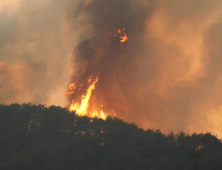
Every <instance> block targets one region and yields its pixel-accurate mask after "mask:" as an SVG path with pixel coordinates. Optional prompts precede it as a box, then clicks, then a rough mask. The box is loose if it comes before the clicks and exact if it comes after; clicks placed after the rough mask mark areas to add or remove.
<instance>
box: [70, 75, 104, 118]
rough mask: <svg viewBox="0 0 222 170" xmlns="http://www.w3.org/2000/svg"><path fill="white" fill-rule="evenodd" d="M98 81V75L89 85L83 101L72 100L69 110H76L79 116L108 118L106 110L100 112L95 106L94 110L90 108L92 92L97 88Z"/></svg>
mask: <svg viewBox="0 0 222 170" xmlns="http://www.w3.org/2000/svg"><path fill="white" fill-rule="evenodd" d="M91 81H92V79H91V78H89V80H88V82H91ZM97 82H98V77H96V80H95V81H94V82H93V83H92V84H91V85H90V86H89V88H88V89H87V92H86V95H84V94H83V95H82V96H81V97H82V101H81V103H78V102H75V101H74V100H73V101H72V104H71V105H70V107H69V111H70V112H72V111H76V114H77V115H78V116H89V117H92V118H95V117H97V118H101V119H104V120H105V119H106V115H105V114H104V112H103V111H102V110H101V111H100V112H99V111H98V110H97V109H96V108H94V109H93V111H90V110H89V100H90V97H91V94H92V91H93V90H94V89H95V84H96V83H97Z"/></svg>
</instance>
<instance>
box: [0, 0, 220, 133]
mask: <svg viewBox="0 0 222 170" xmlns="http://www.w3.org/2000/svg"><path fill="white" fill-rule="evenodd" d="M0 5H1V6H0V7H1V8H0V23H4V24H0V27H2V28H1V29H0V37H1V40H0V54H1V55H0V78H1V79H0V94H1V96H0V102H1V103H12V102H34V103H40V102H42V103H47V104H58V105H63V106H67V104H69V103H70V101H68V102H67V101H66V97H65V91H66V88H67V87H68V84H69V83H71V82H73V81H76V80H77V79H81V80H84V82H85V84H87V81H88V78H89V76H92V78H93V79H95V77H96V76H98V78H99V80H98V83H97V84H96V88H95V91H93V93H94V94H96V96H97V101H98V103H103V104H104V109H107V110H112V109H113V110H115V112H116V115H117V116H118V117H120V118H123V119H124V120H126V121H129V122H132V121H133V122H136V123H137V124H139V126H140V127H143V128H160V129H161V130H162V131H164V132H169V131H172V130H174V131H181V130H184V131H185V132H194V131H195V132H206V131H210V132H212V133H218V134H221V131H220V129H221V120H222V118H221V116H220V112H221V109H222V108H221V105H222V100H221V97H220V96H221V93H222V88H221V81H222V78H221V65H222V60H221V54H222V51H221V44H222V38H221V37H222V33H221V30H222V19H221V12H222V2H221V1H220V0H212V1H202V0H193V1H185V0H178V1H174V2H172V1H170V0H166V1H164V2H163V1H160V0H157V1H142V0H141V1H133V0H131V1H130V0H118V1H117V0H112V1H111V0H97V1H96V0H95V1H93V0H91V1H75V2H73V1H71V0H65V1H63V2H58V1H56V0H47V1H43V0H42V1H41V0H40V1H37V0H33V1H32V2H30V1H28V0H21V1H18V2H17V5H15V6H12V5H11V4H0ZM7 6H10V8H9V9H8V10H6V8H5V7H7ZM2 25H4V26H2ZM123 28H126V33H127V35H128V37H129V40H128V41H127V42H125V43H120V42H119V39H118V37H117V38H115V37H114V38H113V39H111V40H110V39H109V40H110V41H109V42H105V40H106V39H107V36H109V35H110V33H111V34H113V33H115V31H117V29H123ZM73 50H74V52H73ZM70 62H72V63H70ZM70 77H71V78H70ZM83 85H84V83H83ZM83 91H84V90H83ZM83 91H79V94H82V92H83ZM77 94H78V93H77ZM77 94H76V95H77ZM78 96H79V95H78ZM73 97H74V98H78V97H75V96H72V98H73ZM72 98H71V99H69V100H72Z"/></svg>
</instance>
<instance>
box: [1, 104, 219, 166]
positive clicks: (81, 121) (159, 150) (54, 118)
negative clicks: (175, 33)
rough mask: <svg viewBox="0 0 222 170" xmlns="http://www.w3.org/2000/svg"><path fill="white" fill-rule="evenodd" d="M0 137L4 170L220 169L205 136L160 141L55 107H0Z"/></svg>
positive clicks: (215, 144)
mask: <svg viewBox="0 0 222 170" xmlns="http://www.w3.org/2000/svg"><path fill="white" fill-rule="evenodd" d="M0 136H1V138H0V169H4V170H20V169H21V170H49V169H53V170H73V169H75V170H145V169H146V170H147V169H151V170H179V169H181V170H182V169H183V170H198V169H201V170H214V169H215V170H216V169H222V161H221V160H222V143H221V141H220V140H219V139H218V138H216V137H215V136H213V135H211V134H210V133H206V134H195V133H194V134H192V135H186V134H185V133H183V132H181V133H179V134H173V133H170V134H169V135H164V134H162V133H161V132H160V131H159V130H152V129H148V130H143V129H140V128H138V126H137V125H135V124H129V123H126V122H124V121H123V120H120V119H118V118H113V117H108V118H107V119H106V120H105V121H104V120H102V119H91V118H88V117H78V116H76V115H75V113H74V112H73V113H69V112H68V111H67V109H65V108H61V107H56V106H50V107H46V106H44V105H32V104H23V105H19V104H11V105H0Z"/></svg>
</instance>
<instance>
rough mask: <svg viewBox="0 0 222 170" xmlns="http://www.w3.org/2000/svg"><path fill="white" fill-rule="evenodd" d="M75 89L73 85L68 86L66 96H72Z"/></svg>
mask: <svg viewBox="0 0 222 170" xmlns="http://www.w3.org/2000/svg"><path fill="white" fill-rule="evenodd" d="M75 89H76V86H75V83H71V84H70V85H69V89H68V90H67V91H66V94H68V95H71V94H73V93H74V90H75Z"/></svg>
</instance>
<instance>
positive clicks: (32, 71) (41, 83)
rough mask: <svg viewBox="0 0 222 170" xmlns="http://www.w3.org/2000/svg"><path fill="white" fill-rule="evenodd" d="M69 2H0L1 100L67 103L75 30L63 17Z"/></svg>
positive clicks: (6, 102)
mask: <svg viewBox="0 0 222 170" xmlns="http://www.w3.org/2000/svg"><path fill="white" fill-rule="evenodd" d="M70 4H71V5H74V4H73V3H72V2H71V1H69V0H67V1H63V2H58V1H57V0H32V1H30V0H19V1H18V0H10V1H1V2H0V103H5V104H10V103H14V102H18V103H23V102H26V103H28V102H32V103H36V104H38V103H46V104H48V105H50V104H56V105H62V106H66V105H67V101H66V97H65V90H66V88H67V85H68V81H69V77H70V72H71V68H70V67H71V65H70V59H71V55H72V50H73V47H74V46H75V43H76V37H77V35H76V32H75V31H73V30H72V29H71V25H70V23H69V22H68V21H67V15H66V14H67V9H68V6H69V5H70Z"/></svg>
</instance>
